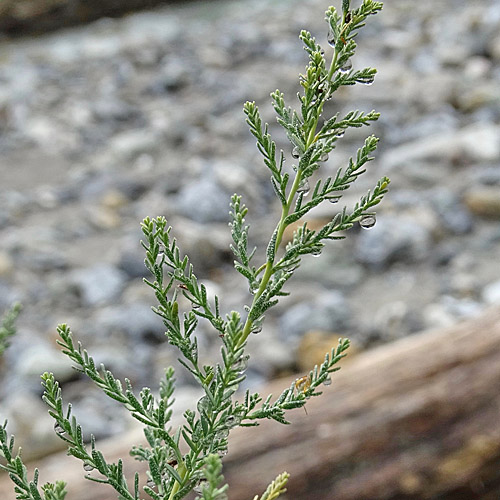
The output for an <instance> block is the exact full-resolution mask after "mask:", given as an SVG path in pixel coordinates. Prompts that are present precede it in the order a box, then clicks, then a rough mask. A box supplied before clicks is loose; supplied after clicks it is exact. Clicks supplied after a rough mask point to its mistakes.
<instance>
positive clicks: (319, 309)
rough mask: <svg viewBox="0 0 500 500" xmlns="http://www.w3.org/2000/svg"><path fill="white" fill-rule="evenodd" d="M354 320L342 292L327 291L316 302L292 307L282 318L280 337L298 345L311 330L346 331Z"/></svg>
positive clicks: (293, 344)
mask: <svg viewBox="0 0 500 500" xmlns="http://www.w3.org/2000/svg"><path fill="white" fill-rule="evenodd" d="M351 322H352V318H351V315H350V312H349V306H348V304H347V302H346V300H345V298H344V296H343V294H342V293H340V292H338V291H335V290H331V291H325V292H324V293H323V294H321V295H320V296H319V298H318V299H317V300H316V301H314V302H304V303H300V304H297V305H294V306H292V307H290V308H289V309H288V310H287V311H286V312H285V313H284V314H283V316H282V317H281V319H280V337H281V338H282V339H283V341H285V342H290V343H291V345H292V346H295V347H297V346H298V344H299V342H300V338H301V337H302V336H303V335H304V334H305V333H306V332H307V331H309V330H320V331H323V332H335V331H346V329H348V328H349V326H350V324H351Z"/></svg>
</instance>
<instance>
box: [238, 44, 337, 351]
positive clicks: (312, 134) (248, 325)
mask: <svg viewBox="0 0 500 500" xmlns="http://www.w3.org/2000/svg"><path fill="white" fill-rule="evenodd" d="M337 59H338V52H337V50H336V49H334V52H333V57H332V62H331V64H330V68H329V71H328V75H327V81H328V83H330V82H331V81H332V77H333V74H334V73H335V71H336V69H337ZM324 103H325V101H324V99H323V100H322V102H321V104H320V106H319V107H318V113H317V116H316V119H315V120H314V122H313V124H312V125H311V127H310V129H309V130H308V131H307V132H306V137H307V140H306V146H305V149H306V150H307V149H308V148H309V147H310V146H311V145H312V144H313V143H314V142H316V141H317V139H318V138H317V136H316V129H317V127H318V121H319V117H320V116H321V113H322V112H323V106H324ZM301 180H302V171H301V170H300V169H298V170H297V174H296V175H295V179H294V181H293V185H292V188H291V190H290V193H289V194H288V198H287V200H286V205H283V207H282V210H281V218H280V221H279V222H278V226H277V227H278V234H277V236H276V244H275V247H274V250H275V252H274V253H275V254H276V252H277V251H278V248H279V246H280V244H281V240H282V239H283V233H284V232H285V229H286V227H287V224H286V223H285V219H286V218H287V217H288V214H289V213H290V208H291V207H292V203H293V200H294V198H295V195H296V194H297V190H298V189H299V186H300V182H301ZM273 265H274V259H273V260H268V261H267V262H266V264H265V267H264V275H263V276H262V279H261V282H260V286H259V289H258V290H257V292H256V293H255V295H254V297H253V301H252V305H251V307H250V312H251V311H252V310H253V308H254V307H255V304H256V302H257V300H258V299H259V297H260V296H261V295H262V293H263V292H264V290H265V289H266V287H267V284H268V283H269V280H270V279H271V276H272V275H273ZM250 312H249V313H248V316H247V319H246V321H245V325H244V326H243V332H242V334H241V337H240V340H239V341H238V344H237V345H236V349H238V348H240V347H241V346H242V345H243V344H244V343H245V342H246V340H247V339H248V336H249V335H250V332H251V330H252V320H251V319H250Z"/></svg>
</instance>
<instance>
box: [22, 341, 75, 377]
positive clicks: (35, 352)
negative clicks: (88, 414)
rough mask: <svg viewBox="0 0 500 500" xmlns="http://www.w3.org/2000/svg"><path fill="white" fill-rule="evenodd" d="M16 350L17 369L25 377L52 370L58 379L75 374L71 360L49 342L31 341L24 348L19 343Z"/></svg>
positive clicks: (36, 375) (37, 375)
mask: <svg viewBox="0 0 500 500" xmlns="http://www.w3.org/2000/svg"><path fill="white" fill-rule="evenodd" d="M32 335H33V334H32ZM23 344H25V342H23ZM16 352H17V355H16V368H15V370H16V373H17V374H18V375H19V376H21V377H23V378H30V377H36V378H38V377H39V376H40V375H41V374H42V373H44V372H51V373H53V374H54V376H55V377H56V379H57V380H59V381H60V382H64V381H66V380H69V379H71V378H73V377H74V375H75V372H74V370H73V369H72V368H71V361H69V360H68V359H67V358H66V357H65V356H64V355H63V354H61V352H60V351H59V350H58V349H56V348H55V347H53V346H52V345H50V344H48V343H47V342H40V341H37V342H30V344H29V345H26V344H25V345H24V346H22V348H19V346H18V345H17V346H16Z"/></svg>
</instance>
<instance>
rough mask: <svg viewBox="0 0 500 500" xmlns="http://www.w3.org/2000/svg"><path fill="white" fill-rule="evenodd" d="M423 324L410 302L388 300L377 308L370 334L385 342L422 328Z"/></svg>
mask: <svg viewBox="0 0 500 500" xmlns="http://www.w3.org/2000/svg"><path fill="white" fill-rule="evenodd" d="M421 327H422V324H421V321H419V318H417V317H416V315H415V314H414V312H413V311H411V309H410V308H409V306H408V304H406V303H405V302H403V301H401V300H396V301H393V302H387V303H386V304H383V305H382V306H381V307H379V308H378V309H377V311H376V312H375V314H374V316H373V320H372V324H371V326H370V332H369V335H370V337H371V338H374V337H375V338H377V340H382V341H383V342H389V341H391V340H395V339H398V338H401V337H405V336H406V335H409V334H410V333H413V332H416V331H418V330H419V329H421Z"/></svg>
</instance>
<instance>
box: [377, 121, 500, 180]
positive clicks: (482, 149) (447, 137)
mask: <svg viewBox="0 0 500 500" xmlns="http://www.w3.org/2000/svg"><path fill="white" fill-rule="evenodd" d="M498 158H500V126H497V125H494V124H491V123H479V124H472V125H469V126H467V127H464V128H462V129H461V130H459V131H458V132H457V133H455V132H453V133H449V132H448V133H442V134H439V135H437V136H429V137H424V138H421V139H416V140H414V141H411V142H407V143H405V144H403V145H401V146H398V147H396V148H392V149H391V150H390V151H389V152H387V153H385V154H384V155H383V157H382V160H381V161H382V163H383V165H384V167H385V168H387V169H388V170H391V169H393V168H396V167H400V166H403V165H405V164H407V163H409V162H415V161H428V162H436V161H438V162H454V161H462V162H463V161H464V160H467V161H469V162H477V163H481V162H487V161H494V160H498Z"/></svg>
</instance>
